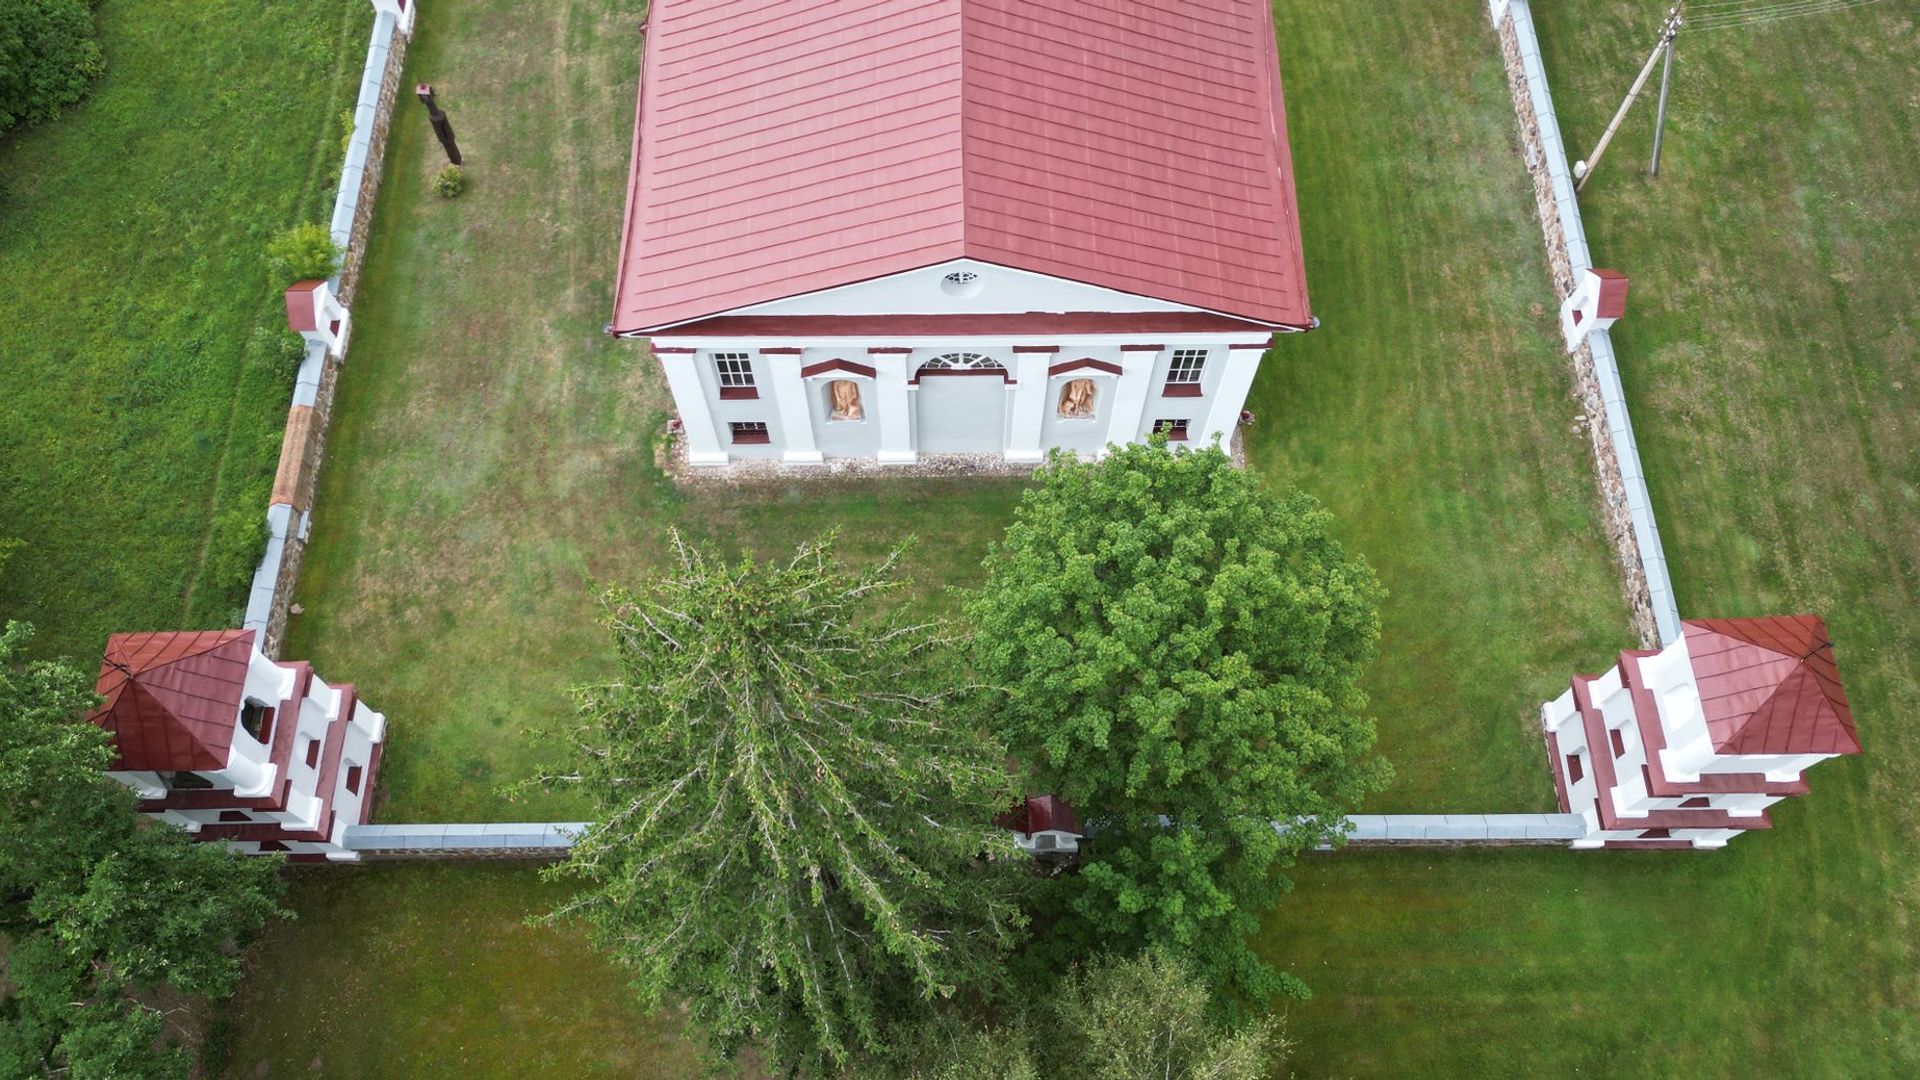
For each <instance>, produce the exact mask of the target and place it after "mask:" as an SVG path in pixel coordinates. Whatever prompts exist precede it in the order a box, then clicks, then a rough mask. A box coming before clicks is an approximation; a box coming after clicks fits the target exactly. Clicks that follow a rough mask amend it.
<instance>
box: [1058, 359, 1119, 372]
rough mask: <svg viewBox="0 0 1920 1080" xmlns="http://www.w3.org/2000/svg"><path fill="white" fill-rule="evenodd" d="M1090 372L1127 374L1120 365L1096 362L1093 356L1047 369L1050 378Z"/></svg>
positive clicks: (1102, 361) (1103, 361)
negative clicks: (1071, 373) (1077, 372)
mask: <svg viewBox="0 0 1920 1080" xmlns="http://www.w3.org/2000/svg"><path fill="white" fill-rule="evenodd" d="M1088 370H1091V371H1104V372H1106V373H1107V374H1109V375H1124V374H1126V372H1125V370H1123V369H1122V368H1121V367H1120V365H1119V364H1109V363H1107V362H1106V361H1105V360H1095V359H1094V358H1093V357H1091V356H1083V357H1081V358H1080V359H1078V360H1068V361H1067V362H1065V363H1063V364H1055V365H1053V366H1052V367H1050V368H1048V369H1047V374H1048V375H1049V376H1053V375H1065V374H1067V373H1068V372H1071V371H1088Z"/></svg>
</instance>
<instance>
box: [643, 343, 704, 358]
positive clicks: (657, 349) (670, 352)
mask: <svg viewBox="0 0 1920 1080" xmlns="http://www.w3.org/2000/svg"><path fill="white" fill-rule="evenodd" d="M698 351H699V350H698V349H685V348H681V347H680V346H678V345H655V346H654V347H653V355H655V356H692V355H693V354H694V353H696V352H698Z"/></svg>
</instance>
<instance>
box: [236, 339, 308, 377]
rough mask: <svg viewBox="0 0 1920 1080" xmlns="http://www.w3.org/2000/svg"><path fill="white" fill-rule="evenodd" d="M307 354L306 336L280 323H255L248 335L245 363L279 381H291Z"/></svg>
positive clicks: (298, 374)
mask: <svg viewBox="0 0 1920 1080" xmlns="http://www.w3.org/2000/svg"><path fill="white" fill-rule="evenodd" d="M306 358H307V342H306V339H305V338H302V337H301V336H300V335H299V334H296V333H294V332H293V331H291V330H288V329H286V328H285V327H283V326H272V325H269V326H256V327H254V328H253V334H252V336H250V337H249V338H248V339H247V363H249V364H251V365H253V366H254V367H257V368H260V369H262V370H263V371H266V372H268V373H270V374H271V375H272V376H273V378H274V379H275V380H276V381H277V383H279V384H281V385H285V386H288V387H291V386H292V385H293V384H294V381H295V380H296V379H298V378H299V377H300V364H301V362H302V361H304V360H306Z"/></svg>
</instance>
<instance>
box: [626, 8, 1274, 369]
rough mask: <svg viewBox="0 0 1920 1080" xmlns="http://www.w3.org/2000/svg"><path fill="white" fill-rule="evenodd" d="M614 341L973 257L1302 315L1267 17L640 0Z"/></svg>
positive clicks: (1172, 296)
mask: <svg viewBox="0 0 1920 1080" xmlns="http://www.w3.org/2000/svg"><path fill="white" fill-rule="evenodd" d="M621 249H622V250H621V260H620V280H619V284H618V297H617V299H616V301H615V304H614V315H613V327H614V330H615V332H618V333H640V332H651V331H655V330H659V329H664V328H666V327H669V326H674V325H677V324H680V323H685V322H688V321H690V320H694V319H701V318H706V317H709V316H713V315H717V314H720V313H722V312H726V311H732V310H736V309H739V308H741V307H746V306H749V305H753V304H760V303H765V302H767V301H771V300H778V299H781V298H784V297H790V296H796V295H799V294H802V293H810V292H814V291H817V290H820V289H826V288H831V287H835V286H842V285H850V284H853V283H856V282H861V281H868V280H872V279H874V278H879V277H885V276H888V275H891V274H896V273H903V272H905V271H909V270H915V269H919V268H922V267H927V266H932V265H936V264H939V263H942V262H946V261H949V260H953V259H958V258H962V257H969V258H974V259H978V260H981V261H983V262H987V263H991V264H994V265H999V266H1007V267H1012V268H1015V269H1019V270H1026V271H1031V272H1034V273H1040V274H1047V275H1051V276H1054V277H1059V278H1066V279H1070V280H1073V281H1079V282H1082V283H1085V284H1090V285H1096V286H1101V287H1104V288H1109V289H1115V290H1119V291H1122V292H1127V293H1133V294H1136V295H1143V296H1150V297H1154V298H1157V299H1162V300H1167V301H1171V302H1174V303H1178V304H1182V305H1186V306H1188V307H1193V308H1198V309H1202V310H1205V311H1212V312H1219V313H1223V314H1226V315H1230V316H1235V317H1239V318H1245V319H1251V320H1256V321H1258V322H1260V323H1262V324H1263V325H1268V326H1292V327H1303V326H1305V325H1306V324H1307V323H1308V322H1309V321H1310V319H1311V315H1310V314H1309V311H1308V306H1307V289H1306V271H1305V267H1304V264H1303V262H1302V258H1301V245H1300V225H1299V220H1298V213H1297V209H1296V206H1295V199H1294V182H1293V161H1292V156H1291V152H1290V151H1289V149H1288V146H1287V135H1286V110H1285V106H1284V104H1283V102H1282V99H1281V93H1280V71H1279V49H1278V44H1277V42H1276V40H1275V37H1274V27H1273V14H1272V11H1271V10H1270V8H1269V6H1268V4H1267V3H1266V0H1161V2H1159V3H1154V4H1122V3H1118V2H1117V0H1053V2H1049V3H1034V2H1033V0H820V2H819V3H814V4H794V3H791V2H789V0H655V3H654V4H653V7H652V10H651V13H650V15H649V16H648V24H647V40H646V58H645V63H644V66H643V75H642V80H641V87H640V106H639V113H638V117H637V119H636V122H635V131H634V150H633V169H632V175H631V178H630V183H629V190H628V201H627V215H626V222H625V225H624V228H623V239H622V243H621Z"/></svg>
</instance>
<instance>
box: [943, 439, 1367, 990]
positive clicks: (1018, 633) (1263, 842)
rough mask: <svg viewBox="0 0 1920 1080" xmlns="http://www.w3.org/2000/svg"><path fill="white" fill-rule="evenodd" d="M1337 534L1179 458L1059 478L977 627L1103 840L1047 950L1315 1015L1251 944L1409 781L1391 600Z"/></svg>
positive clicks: (1017, 542)
mask: <svg viewBox="0 0 1920 1080" xmlns="http://www.w3.org/2000/svg"><path fill="white" fill-rule="evenodd" d="M1328 525H1329V517H1328V515H1327V514H1326V513H1325V512H1324V511H1323V510H1322V509H1321V508H1320V507H1319V505H1318V504H1316V503H1315V502H1314V501H1313V500H1312V499H1311V498H1309V497H1307V496H1306V495H1303V494H1300V493H1298V492H1291V493H1287V494H1281V495H1275V494H1272V493H1269V492H1268V491H1267V490H1266V489H1265V488H1264V487H1262V485H1261V484H1260V482H1259V481H1258V480H1257V479H1256V478H1255V477H1253V476H1252V475H1250V474H1248V473H1246V472H1243V471H1241V470H1239V469H1236V468H1234V467H1233V466H1232V464H1231V463H1230V462H1229V461H1228V459H1227V457H1226V455H1225V454H1223V453H1221V452H1220V451H1219V450H1217V449H1208V450H1201V451H1184V450H1183V451H1180V452H1177V453H1176V452H1170V451H1169V450H1168V449H1167V447H1166V444H1165V441H1164V440H1162V439H1156V440H1155V441H1154V443H1153V445H1150V446H1139V445H1136V446H1129V447H1126V448H1122V449H1117V450H1115V451H1113V452H1112V453H1110V454H1109V455H1108V456H1107V457H1106V458H1104V459H1103V460H1101V461H1099V462H1094V463H1079V462H1073V461H1068V460H1064V459H1056V460H1055V461H1053V462H1052V463H1051V464H1050V465H1049V466H1048V467H1047V468H1046V469H1045V470H1044V471H1043V472H1042V474H1041V478H1040V483H1039V485H1038V486H1037V487H1035V488H1033V489H1031V490H1029V491H1028V492H1027V493H1026V495H1025V497H1024V498H1023V499H1022V501H1021V504H1020V507H1019V510H1018V513H1017V515H1016V517H1015V521H1014V523H1013V525H1012V526H1011V527H1010V528H1009V529H1008V530H1007V534H1006V536H1005V538H1004V539H1003V540H1002V541H1001V542H999V543H997V544H996V545H995V546H994V548H993V549H992V551H991V553H990V555H989V556H988V559H987V570H988V580H987V583H986V585H985V587H984V588H983V589H982V590H981V591H980V592H979V593H978V594H977V595H976V596H975V597H974V598H973V599H972V600H971V601H970V603H969V605H968V612H969V614H970V616H971V617H972V619H973V621H974V623H975V624H976V627H977V631H976V635H975V639H974V640H975V641H976V643H977V648H976V650H975V652H976V655H977V663H978V665H979V668H980V670H981V672H982V674H983V675H984V676H985V677H986V678H987V679H988V680H990V681H993V682H995V683H998V684H1000V685H1003V686H1006V687H1008V688H1009V691H1010V692H1009V694H1008V695H1007V696H1006V697H1005V698H1004V700H1003V703H1002V704H1001V705H1000V706H999V707H998V708H997V709H996V712H995V717H994V726H995V729H996V731H997V733H998V734H999V735H1000V736H1001V737H1002V738H1003V739H1004V740H1005V741H1006V743H1007V745H1008V747H1009V749H1010V751H1011V752H1012V753H1013V754H1015V755H1016V756H1017V757H1018V758H1020V759H1021V761H1022V762H1023V763H1024V764H1025V765H1026V766H1027V768H1028V769H1029V770H1030V771H1031V774H1032V782H1033V784H1034V786H1035V787H1036V788H1038V789H1039V790H1044V791H1052V792H1055V793H1058V794H1060V795H1063V796H1065V797H1066V798H1067V799H1068V800H1069V801H1071V802H1072V803H1074V804H1075V805H1076V806H1077V807H1078V808H1079V809H1080V811H1081V814H1082V816H1083V817H1084V818H1085V819H1087V820H1088V821H1089V823H1090V824H1091V825H1093V826H1095V827H1097V829H1098V835H1097V836H1096V837H1095V838H1094V839H1093V841H1092V842H1091V843H1090V844H1088V845H1087V848H1086V858H1085V861H1084V864H1083V867H1082V869H1081V871H1080V873H1078V874H1077V875H1071V876H1068V877H1064V878H1061V879H1059V882H1058V887H1059V889H1060V890H1061V893H1060V894H1059V896H1058V899H1059V900H1060V901H1061V902H1062V903H1063V904H1064V919H1063V921H1062V922H1061V924H1060V925H1059V926H1058V927H1056V928H1055V931H1056V932H1054V933H1050V934H1049V935H1048V938H1049V939H1050V940H1053V941H1056V942H1062V943H1077V945H1078V946H1079V947H1091V948H1099V949H1105V950H1111V951H1118V952H1123V953H1124V952H1130V951H1133V950H1135V949H1138V948H1140V947H1142V946H1149V945H1158V946H1164V947H1168V948H1172V949H1174V950H1176V951H1177V952H1179V953H1181V954H1184V955H1188V956H1191V957H1193V958H1194V960H1195V962H1196V963H1197V964H1198V965H1199V967H1200V970H1201V971H1202V973H1203V974H1204V976H1205V977H1206V978H1208V979H1209V980H1212V981H1213V982H1214V983H1215V985H1220V986H1224V987H1231V988H1232V989H1233V990H1234V991H1235V992H1236V993H1237V994H1238V995H1240V997H1241V998H1243V999H1252V1000H1255V1001H1259V1000H1264V999H1266V998H1268V997H1271V996H1272V995H1273V994H1276V993H1282V992H1284V993H1289V994H1293V995H1297V996H1304V994H1305V987H1304V986H1302V985H1301V984H1300V983H1299V982H1298V980H1296V979H1293V978H1292V977H1291V976H1287V975H1284V974H1282V973H1281V972H1278V971H1276V970H1274V969H1273V968H1272V967H1270V966H1269V965H1267V964H1265V963H1264V962H1263V961H1261V960H1259V959H1258V958H1257V957H1256V956H1255V955H1254V954H1253V952H1252V951H1251V950H1250V949H1249V948H1248V947H1247V945H1246V937H1247V935H1248V934H1249V933H1251V932H1252V931H1253V930H1254V929H1255V928H1256V927H1257V925H1258V922H1259V918H1260V915H1261V913H1262V912H1264V911H1266V910H1267V909H1268V908H1269V907H1271V906H1272V905H1273V903H1274V902H1275V901H1276V900H1277V899H1278V897H1279V895H1280V894H1281V893H1282V892H1283V891H1284V890H1285V889H1286V887H1287V881H1286V879H1285V877H1284V876H1283V875H1282V873H1281V870H1282V869H1283V868H1284V866H1286V865H1287V864H1288V863H1290V861H1291V860H1292V857H1293V856H1294V855H1295V854H1296V853H1298V852H1299V851H1301V850H1303V849H1306V848H1308V847H1310V846H1312V845H1314V844H1317V843H1320V842H1322V841H1325V840H1330V839H1333V838H1335V836H1336V834H1337V832H1338V830H1339V828H1340V819H1341V817H1342V816H1343V815H1344V814H1346V813H1348V812H1349V811H1350V810H1351V808H1352V807H1353V806H1355V805H1356V804H1357V803H1358V802H1359V801H1360V799H1361V797H1362V796H1364V795H1365V794H1366V793H1368V792H1370V791H1373V790H1376V789H1378V788H1380V787H1381V786H1383V785H1384V784H1385V782H1386V780H1387V778H1388V776H1389V775H1390V772H1389V770H1388V768H1387V766H1386V763H1385V762H1383V761H1381V760H1379V759H1377V758H1374V757H1372V756H1371V755H1370V751H1371V748H1372V746H1373V740H1374V730H1373V723H1372V721H1371V720H1369V719H1368V718H1367V717H1366V716H1365V714H1364V710H1365V708H1366V698H1365V696H1364V695H1363V694H1362V693H1361V692H1360V690H1359V688H1358V687H1357V685H1356V680H1357V679H1358V677H1359V675H1360V673H1361V671H1362V670H1363V669H1364V668H1365V666H1366V664H1367V663H1368V661H1369V660H1371V659H1372V657H1373V655H1374V649H1375V643H1376V641H1377V639H1378V637H1379V621H1378V616H1377V613H1376V606H1377V604H1378V601H1379V598H1380V595H1381V590H1380V587H1379V585H1378V584H1377V583H1376V582H1375V580H1374V577H1373V574H1372V572H1371V571H1370V570H1369V569H1368V568H1367V566H1366V565H1365V564H1364V563H1362V562H1361V561H1360V560H1358V559H1355V558H1352V557H1350V556H1348V555H1347V553H1346V552H1345V551H1343V550H1342V548H1341V546H1340V545H1339V544H1338V543H1337V542H1335V541H1334V540H1333V539H1332V538H1331V537H1330V536H1329V535H1328ZM1235 1005H1236V1003H1235V1001H1234V999H1231V998H1226V999H1223V1001H1222V1007H1224V1008H1228V1009H1229V1010H1232V1009H1234V1008H1235Z"/></svg>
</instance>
